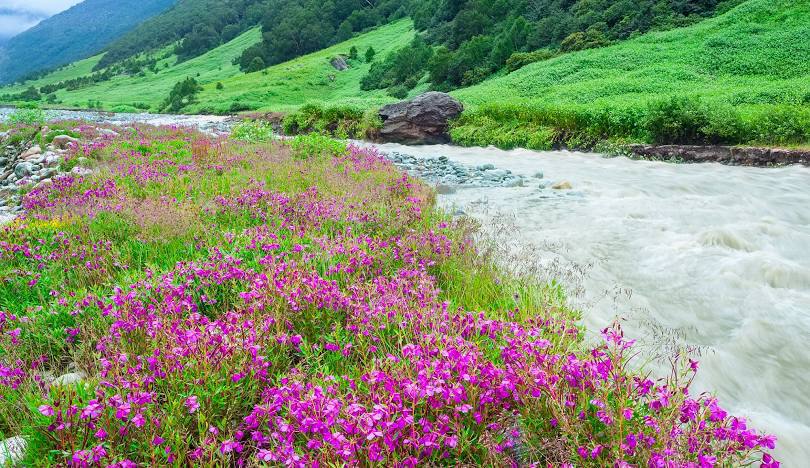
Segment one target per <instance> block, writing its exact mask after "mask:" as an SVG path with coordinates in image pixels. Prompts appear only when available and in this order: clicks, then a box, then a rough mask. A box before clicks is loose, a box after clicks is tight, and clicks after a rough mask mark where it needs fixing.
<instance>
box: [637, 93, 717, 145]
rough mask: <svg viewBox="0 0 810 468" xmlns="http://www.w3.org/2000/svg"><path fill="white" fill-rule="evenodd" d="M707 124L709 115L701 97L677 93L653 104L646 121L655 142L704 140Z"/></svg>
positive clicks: (686, 142)
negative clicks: (681, 95)
mask: <svg viewBox="0 0 810 468" xmlns="http://www.w3.org/2000/svg"><path fill="white" fill-rule="evenodd" d="M708 124H709V117H708V115H707V112H706V110H705V108H704V107H703V106H702V105H701V103H700V101H699V100H697V99H696V98H691V97H689V98H685V97H678V96H675V97H672V98H670V99H667V100H664V101H657V102H653V103H651V104H650V106H649V112H648V115H647V121H646V127H647V130H648V131H649V133H650V138H651V139H652V141H653V143H656V144H694V143H702V142H704V140H705V138H704V133H703V132H704V128H705V127H707V126H708Z"/></svg>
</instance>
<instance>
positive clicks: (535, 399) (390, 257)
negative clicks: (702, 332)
mask: <svg viewBox="0 0 810 468" xmlns="http://www.w3.org/2000/svg"><path fill="white" fill-rule="evenodd" d="M78 130H80V132H79V133H82V134H83V136H84V137H86V138H90V137H92V136H93V135H92V130H89V129H86V128H84V127H79V128H78ZM120 131H121V132H122V133H121V134H120V136H118V137H115V138H108V139H103V140H98V141H96V142H95V143H93V144H87V143H83V144H80V145H78V146H75V147H74V148H73V152H72V153H71V154H70V155H69V157H68V159H67V161H66V162H65V164H70V162H71V161H72V160H74V159H76V158H78V157H85V158H88V159H89V161H90V165H91V167H92V168H93V173H92V174H90V175H85V176H78V175H65V176H61V177H60V178H57V179H55V182H53V183H52V184H49V185H43V186H40V187H39V188H36V189H32V190H30V191H28V192H27V193H26V194H25V196H24V198H23V201H22V203H23V206H24V208H25V210H26V213H25V214H24V215H23V216H21V217H20V218H18V219H16V220H15V221H13V222H12V223H11V224H9V225H6V226H4V227H3V228H2V233H0V440H2V439H4V438H8V437H12V436H22V437H24V438H25V440H26V442H27V450H26V454H25V457H26V458H25V461H24V463H25V464H26V465H29V466H48V465H59V466H119V467H130V466H189V465H194V466H234V465H236V466H280V465H285V466H358V465H361V466H416V465H488V466H517V465H520V466H526V465H535V466H695V467H698V466H700V467H708V466H729V465H741V464H752V465H759V464H762V465H763V466H778V463H776V462H775V461H774V460H773V459H772V457H771V456H770V455H769V454H768V451H769V450H770V449H772V448H773V447H774V443H775V441H774V438H773V437H772V436H768V435H765V434H761V433H758V432H757V431H755V430H754V429H751V428H749V427H747V426H746V423H745V422H744V421H743V420H742V419H739V418H736V417H734V416H732V415H729V414H727V413H726V411H724V410H723V409H722V408H721V406H720V404H719V403H718V402H717V401H716V399H714V398H713V397H712V396H711V395H694V394H692V393H690V392H689V386H690V383H691V380H692V378H693V376H694V374H695V372H697V367H698V365H697V363H696V362H694V361H689V360H688V358H685V357H684V358H683V359H678V358H677V357H675V358H673V370H672V373H671V375H669V376H649V375H647V374H645V373H643V372H641V371H639V370H637V369H639V368H640V367H641V366H640V364H639V363H637V362H636V361H635V360H634V358H635V357H636V355H637V351H635V348H634V346H633V342H632V341H631V340H628V339H626V338H625V337H624V336H623V334H622V332H621V330H620V329H619V328H618V327H616V328H611V329H606V330H604V331H603V332H602V336H603V340H602V341H601V342H600V343H597V344H593V343H588V342H587V341H586V340H584V338H583V336H584V333H583V330H582V329H581V327H580V326H579V324H578V321H577V320H578V315H577V313H576V312H575V311H572V310H569V309H568V308H567V307H566V305H565V304H566V301H565V297H564V293H563V292H562V291H561V290H560V288H559V287H558V286H555V285H547V284H540V283H538V281H537V280H535V279H532V278H526V277H516V276H511V275H508V274H506V273H504V272H502V271H500V270H499V269H498V268H497V267H496V266H495V264H494V263H493V259H492V258H488V256H487V255H485V254H484V253H483V252H485V251H486V249H484V248H483V246H482V245H481V244H479V243H474V242H473V238H476V235H475V234H476V232H477V229H478V226H476V223H475V222H473V221H472V220H469V219H466V218H452V217H449V216H447V215H445V214H444V213H442V212H441V211H440V210H438V209H437V208H436V207H435V206H434V192H433V190H432V189H431V188H430V187H428V186H426V185H425V184H423V183H421V182H420V181H418V180H415V179H412V178H410V177H408V176H407V175H404V174H402V173H401V172H399V171H398V170H397V169H396V168H395V167H394V166H393V165H392V164H390V163H389V162H387V161H386V160H385V159H384V158H382V157H381V156H380V155H378V154H376V153H375V152H374V151H373V150H367V149H359V148H357V147H352V146H349V147H347V146H346V145H345V144H343V143H340V142H336V141H333V140H329V139H326V138H325V137H320V136H317V135H311V136H304V137H298V138H296V139H294V140H290V141H287V142H283V143H282V142H274V141H257V140H261V139H260V138H258V139H257V138H252V139H251V142H246V141H238V140H235V139H231V138H228V137H224V136H223V137H213V136H209V135H204V134H201V133H196V132H194V131H190V130H184V129H177V128H168V127H166V128H153V127H137V128H135V129H129V130H126V129H124V130H120ZM67 373H73V374H75V375H80V376H81V378H79V379H72V381H71V382H66V381H65V380H64V379H59V378H56V377H57V376H64V374H67ZM659 377H661V378H659Z"/></svg>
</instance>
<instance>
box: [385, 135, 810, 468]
mask: <svg viewBox="0 0 810 468" xmlns="http://www.w3.org/2000/svg"><path fill="white" fill-rule="evenodd" d="M378 147H379V148H380V149H381V150H383V151H398V152H401V153H406V154H409V155H413V156H417V157H421V156H431V157H435V156H437V155H445V156H447V157H448V158H449V159H450V160H451V161H457V162H461V163H464V164H468V165H470V166H478V165H483V164H486V163H492V164H494V165H496V166H497V167H498V168H501V169H509V170H511V171H513V172H514V173H515V174H518V175H524V176H527V177H529V179H527V180H528V181H531V184H529V183H527V184H525V185H526V186H525V187H515V188H502V187H498V188H480V187H478V188H464V187H463V186H461V187H459V188H457V189H456V191H455V192H454V193H450V194H446V195H441V196H440V201H441V203H442V204H443V205H445V206H448V207H452V208H453V209H457V208H461V209H463V210H464V211H466V212H467V213H468V214H471V215H473V216H476V217H479V218H481V219H482V220H484V221H487V220H489V221H492V220H493V219H494V218H495V216H496V215H497V216H499V217H500V216H502V215H503V214H512V215H514V223H515V226H516V227H517V229H516V232H515V236H519V237H520V239H521V240H522V241H524V242H527V243H533V244H535V245H536V246H537V251H536V253H537V254H538V255H539V257H541V258H538V260H540V261H542V260H543V258H542V257H544V256H545V257H548V258H560V257H561V258H563V259H564V260H565V261H568V262H571V263H573V264H577V265H588V266H589V267H588V272H587V274H586V275H585V277H584V280H583V281H582V284H581V286H582V290H583V291H585V293H584V295H583V296H581V297H578V298H574V301H575V302H576V303H577V304H578V305H579V306H581V307H582V308H583V309H584V310H583V312H584V313H585V324H586V325H587V326H588V328H589V329H591V330H597V329H599V328H600V327H604V326H607V325H609V324H610V323H611V322H612V321H613V320H614V319H615V318H616V317H617V316H618V317H622V318H625V319H626V321H625V322H624V327H625V330H626V332H627V333H628V334H630V335H635V336H634V337H636V338H638V339H640V341H641V342H642V343H644V342H646V344H648V345H650V346H652V347H654V346H657V345H659V346H660V342H662V341H663V340H664V339H665V338H668V339H671V338H673V337H675V338H677V339H678V340H680V341H681V342H682V343H683V344H685V345H689V346H695V347H700V348H701V350H702V357H701V359H700V360H701V370H700V372H699V373H698V379H697V380H696V382H695V387H696V389H697V390H699V391H704V390H712V391H714V392H716V393H717V395H718V396H719V397H720V399H721V402H724V403H725V405H726V406H727V407H728V409H729V410H730V411H731V412H732V413H734V414H742V415H745V416H747V417H749V418H750V419H751V420H752V421H753V423H754V424H755V426H756V427H758V428H760V429H763V430H767V431H769V432H772V433H774V434H776V435H777V437H778V438H779V442H778V452H777V453H778V455H779V456H780V457H781V458H782V460H783V461H784V462H785V464H786V466H805V465H806V463H807V461H808V460H810V444H808V441H810V168H805V167H785V168H774V169H759V168H747V167H729V166H723V165H719V164H700V165H679V164H670V163H662V162H646V161H632V160H629V159H627V158H612V159H609V158H603V157H600V156H598V155H593V154H582V153H569V152H534V151H528V150H514V151H500V150H497V149H493V148H458V147H452V146H424V147H405V146H400V145H380V146H378ZM539 171H542V172H543V176H544V179H545V181H541V180H538V179H532V178H531V177H532V176H533V175H535V174H536V173H537V172H539ZM549 180H550V181H560V180H568V181H570V182H571V184H572V186H573V190H551V189H549V188H545V189H540V188H539V185H540V184H541V183H545V184H548V181H549Z"/></svg>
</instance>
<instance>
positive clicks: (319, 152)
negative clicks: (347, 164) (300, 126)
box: [288, 133, 347, 159]
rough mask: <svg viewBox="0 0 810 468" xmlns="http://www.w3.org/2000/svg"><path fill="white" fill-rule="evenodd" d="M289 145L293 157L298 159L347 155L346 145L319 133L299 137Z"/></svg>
mask: <svg viewBox="0 0 810 468" xmlns="http://www.w3.org/2000/svg"><path fill="white" fill-rule="evenodd" d="M288 144H289V145H290V149H291V150H292V155H293V157H295V158H298V159H308V158H322V157H334V156H342V155H344V154H346V153H347V149H346V144H344V143H341V142H339V141H336V140H333V139H332V138H330V137H328V136H326V135H321V134H319V133H311V134H309V135H298V136H296V137H295V138H293V139H292V140H289V142H288Z"/></svg>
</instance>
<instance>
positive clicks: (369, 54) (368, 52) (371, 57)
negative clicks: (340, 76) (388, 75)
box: [365, 46, 377, 63]
mask: <svg viewBox="0 0 810 468" xmlns="http://www.w3.org/2000/svg"><path fill="white" fill-rule="evenodd" d="M375 55H377V51H376V50H374V47H371V46H369V47H368V49H366V54H365V56H366V63H371V62H373V61H374V56H375Z"/></svg>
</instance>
